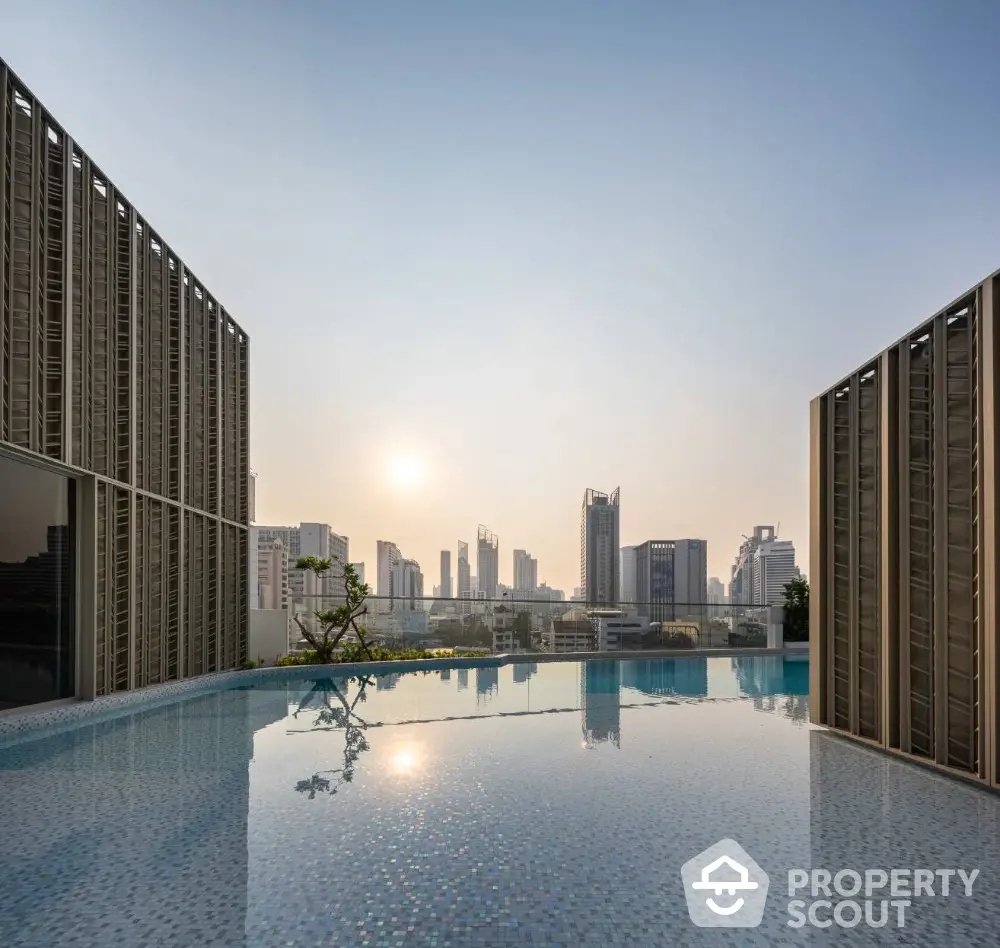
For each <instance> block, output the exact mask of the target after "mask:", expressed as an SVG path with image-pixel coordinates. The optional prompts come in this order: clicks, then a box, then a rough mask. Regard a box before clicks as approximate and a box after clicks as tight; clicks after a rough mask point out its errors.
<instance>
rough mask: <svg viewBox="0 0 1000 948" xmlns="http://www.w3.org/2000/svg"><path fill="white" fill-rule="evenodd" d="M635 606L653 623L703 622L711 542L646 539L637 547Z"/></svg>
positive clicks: (705, 609)
mask: <svg viewBox="0 0 1000 948" xmlns="http://www.w3.org/2000/svg"><path fill="white" fill-rule="evenodd" d="M635 563H636V597H635V598H636V605H637V610H638V612H639V615H642V616H649V619H650V621H652V622H671V621H674V620H681V619H692V618H697V619H703V618H705V616H706V615H707V606H708V543H707V542H706V541H705V540H647V541H646V542H645V543H640V544H639V545H638V546H637V547H635Z"/></svg>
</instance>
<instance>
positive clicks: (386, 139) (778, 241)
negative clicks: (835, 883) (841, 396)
mask: <svg viewBox="0 0 1000 948" xmlns="http://www.w3.org/2000/svg"><path fill="white" fill-rule="evenodd" d="M286 7H287V5H285V6H280V5H268V4H262V3H259V2H251V3H250V4H248V5H247V6H246V8H245V9H243V10H242V12H241V16H240V17H239V24H240V25H239V29H234V28H233V22H234V17H233V12H232V9H233V8H232V7H231V5H229V4H226V3H222V2H220V0H205V2H201V3H198V4H195V3H193V2H191V0H178V2H177V3H176V4H174V5H173V6H172V7H171V8H170V10H169V11H168V10H165V9H160V8H156V7H155V6H153V5H139V4H136V5H127V6H122V5H120V4H118V5H111V4H109V3H105V2H103V0H95V2H94V3H92V4H88V5H80V4H78V3H71V2H68V0H38V2H36V3H32V4H16V5H15V4H6V5H5V6H4V14H3V22H4V44H5V48H4V55H5V56H6V57H7V58H8V60H9V62H10V65H11V66H12V68H13V69H14V70H15V71H16V72H17V73H18V74H19V75H20V76H21V77H22V78H23V79H24V81H25V82H26V83H28V84H29V85H30V86H31V88H32V90H33V91H34V92H36V93H37V95H38V96H40V98H41V100H42V101H43V102H44V103H45V105H46V106H47V107H48V108H49V109H51V110H52V112H53V114H55V115H58V116H59V117H60V121H62V122H63V123H65V125H66V127H67V128H69V129H73V130H77V132H76V133H77V134H79V135H80V136H81V143H82V145H83V146H84V147H85V148H86V149H87V151H88V153H91V154H93V155H94V156H96V157H98V158H99V161H100V165H101V169H102V171H103V172H104V173H106V174H107V175H108V176H109V177H110V178H111V179H112V180H113V181H115V182H116V183H117V184H118V185H119V186H120V187H121V188H122V190H123V193H124V194H126V195H127V196H129V197H130V198H131V199H132V200H134V201H136V202H137V204H138V205H139V206H140V207H141V208H142V210H143V213H144V214H148V216H149V220H150V221H154V222H155V223H156V226H157V228H158V231H159V232H160V233H161V234H162V235H163V238H164V239H165V240H167V241H168V242H169V243H170V245H171V246H174V245H176V246H177V247H181V248H183V250H184V255H185V260H186V261H187V262H189V263H190V266H191V267H192V269H193V271H194V272H196V273H199V274H204V275H205V277H206V279H207V278H208V277H209V276H210V277H211V280H210V283H211V286H212V288H213V290H214V292H216V293H217V294H218V296H219V299H221V300H225V302H226V306H227V308H228V309H230V310H231V311H232V312H234V313H238V314H239V318H240V325H241V326H244V327H245V328H246V330H247V332H248V333H249V334H250V335H251V337H252V339H253V345H252V346H251V349H250V353H251V357H250V358H251V366H250V372H249V377H250V379H251V380H252V382H251V385H250V400H251V405H250V414H251V417H252V418H253V430H252V433H251V450H252V463H253V465H254V467H255V468H256V469H257V470H258V471H259V472H260V475H261V479H260V485H259V487H260V489H259V493H258V497H257V508H258V519H260V520H261V521H262V522H266V523H297V522H299V521H300V520H301V519H302V518H303V517H311V518H315V519H317V520H320V521H323V522H328V523H331V524H334V525H335V526H336V529H337V530H339V531H341V532H342V533H344V534H345V535H348V536H350V537H352V538H353V541H354V544H355V548H356V550H357V554H356V557H357V558H358V559H367V560H370V559H372V557H373V550H374V544H375V541H376V539H378V538H379V537H381V536H387V535H389V536H393V537H394V538H395V541H396V542H397V543H399V544H400V546H401V547H402V548H403V549H406V550H407V551H408V552H409V553H410V555H412V556H413V557H414V558H416V559H417V560H419V561H420V562H421V563H422V564H424V567H425V569H428V570H430V569H432V565H433V564H434V563H435V562H436V557H437V555H438V554H439V551H440V549H441V548H443V547H444V546H447V547H448V548H449V549H451V548H452V545H453V542H454V541H453V540H452V538H454V537H462V536H466V537H468V536H469V534H470V530H471V529H473V528H474V527H475V525H476V524H477V523H479V522H485V523H488V524H490V525H491V527H492V528H493V529H496V530H497V531H498V532H499V535H500V536H501V537H503V538H505V539H504V543H505V550H510V549H513V547H514V546H515V545H516V546H517V547H519V548H523V549H526V550H530V551H531V552H532V555H533V556H535V557H537V559H538V561H539V569H540V574H541V575H540V578H545V579H546V580H547V581H548V582H550V583H551V584H553V585H558V586H561V587H563V588H567V589H571V588H573V586H576V585H577V583H578V580H577V581H576V582H574V581H573V579H572V578H573V576H574V575H575V573H576V560H577V559H578V552H577V551H576V550H575V549H574V548H573V545H572V544H571V543H567V542H566V538H567V537H571V536H573V534H574V533H575V530H576V526H577V522H578V499H577V497H578V494H579V491H580V490H581V488H582V486H584V485H586V484H591V483H594V484H621V487H622V492H623V505H622V506H623V509H622V519H621V539H622V542H623V543H626V544H637V543H641V542H644V541H645V540H647V539H652V538H657V537H690V536H698V537H703V538H704V539H706V540H707V542H708V551H709V571H710V572H711V573H712V574H714V575H718V576H726V575H727V570H728V567H729V565H730V562H731V557H732V555H733V551H734V548H735V546H737V545H738V536H737V535H736V532H737V531H738V530H740V529H741V527H740V525H746V524H753V523H760V522H767V523H780V524H781V525H782V527H783V535H785V536H788V537H790V538H792V539H793V540H794V541H795V543H796V546H797V547H798V548H799V551H800V557H801V560H802V562H806V561H807V560H808V557H809V548H808V539H809V537H808V528H807V518H808V475H807V443H808V413H807V410H806V406H807V405H808V402H809V400H810V398H812V397H813V396H814V395H815V394H816V393H817V392H818V391H819V390H821V389H823V388H824V387H825V386H826V385H829V384H833V383H834V382H835V381H836V379H837V378H839V377H840V376H841V374H842V371H843V367H844V366H849V365H855V364H859V363H860V361H861V359H862V358H864V357H865V356H866V355H867V354H868V353H870V352H872V351H877V350H879V349H881V348H882V347H883V346H885V345H886V344H887V343H889V342H891V341H892V340H893V339H895V338H898V337H899V335H900V334H901V333H902V332H905V331H906V330H907V329H908V327H909V326H910V325H911V324H912V322H913V314H915V313H921V312H926V309H927V305H928V304H927V301H928V300H939V299H945V300H946V299H951V298H953V297H954V296H955V294H956V293H958V292H961V291H962V290H964V289H965V288H966V287H968V286H969V285H971V284H972V283H973V282H974V281H975V280H976V279H978V278H979V277H980V275H981V273H983V272H987V271H989V270H990V268H991V266H992V260H991V259H990V258H991V254H992V248H993V244H994V237H993V234H992V230H991V228H990V223H989V215H988V214H986V213H984V210H983V209H984V208H988V207H990V206H992V203H993V202H994V199H995V198H996V199H1000V183H998V182H997V181H996V176H995V173H994V169H993V168H992V166H991V163H990V161H989V158H988V156H990V155H992V154H993V153H994V148H993V141H992V138H993V136H994V135H995V134H996V133H995V132H994V131H993V130H992V129H991V128H990V127H988V125H984V124H983V123H981V122H980V121H977V120H976V117H977V116H981V115H982V114H988V109H989V108H990V107H991V103H990V101H989V90H990V89H991V88H992V87H993V85H994V84H995V83H994V82H993V80H991V79H990V78H989V76H990V75H994V74H995V72H996V68H997V67H996V66H995V65H993V62H992V59H991V57H990V56H989V50H988V48H987V47H986V45H985V44H986V41H987V40H986V38H987V37H989V36H990V35H991V34H992V27H991V26H990V23H994V25H996V17H997V11H996V10H993V11H990V10H989V9H986V8H984V9H983V10H981V11H980V15H981V21H980V22H981V28H980V29H979V30H977V31H976V32H975V33H970V32H969V30H968V27H967V23H966V22H965V20H964V19H963V18H962V17H954V18H943V17H938V16H936V15H932V14H930V13H928V12H927V11H926V10H923V11H920V10H916V9H914V8H913V7H912V5H903V4H900V3H898V2H895V0H886V2H885V3H882V4H877V5H872V4H860V3H858V2H856V0H851V2H846V3H843V4H826V5H820V7H818V8H816V9H812V8H810V9H809V10H806V9H805V8H803V7H802V5H800V4H794V3H791V2H788V0H776V2H773V3H769V4H765V5H742V6H741V5H732V7H731V8H730V9H727V10H726V13H725V15H724V16H722V15H721V14H720V12H719V8H718V7H717V6H716V5H715V4H712V3H705V4H696V5H692V6H691V7H690V8H686V9H678V8H676V7H674V6H672V5H661V6H659V7H657V6H656V5H652V6H647V7H646V8H644V9H639V8H631V9H627V10H626V9H621V8H619V7H618V6H617V5H615V6H608V5H597V4H584V5H582V6H581V10H580V13H579V15H576V16H573V17H566V16H564V15H563V13H562V12H561V11H560V10H559V9H558V8H557V7H553V6H549V5H546V4H528V3H523V2H520V3H519V2H516V0H515V2H512V3H510V4H504V5H502V8H499V7H496V8H494V7H488V6H477V7H476V8H475V9H472V8H469V9H462V10H458V9H452V8H451V7H448V8H447V9H446V8H444V7H439V6H436V5H430V6H428V7H427V8H426V9H423V8H422V9H420V10H419V11H418V10H416V9H415V8H413V7H412V5H406V4H399V3H395V4H393V3H392V2H390V3H389V4H388V6H386V5H382V6H380V8H379V9H378V10H376V9H375V8H374V7H368V6H367V5H364V6H362V7H359V8H357V9H355V8H350V9H349V8H348V7H346V6H342V5H325V6H322V7H321V6H320V5H315V4H304V5H295V7H294V9H286ZM904 11H905V15H904ZM53 22H59V23H60V29H59V30H58V31H53V30H51V29H50V28H49V27H50V24H51V23H53ZM108 22H114V24H115V35H116V36H117V37H119V39H120V44H119V49H118V52H117V54H116V56H115V57H114V58H107V59H105V60H100V61H95V59H94V57H93V55H92V53H91V52H90V50H92V49H94V48H101V44H102V43H104V42H105V41H106V35H107V34H106V29H107V26H106V24H107V23H108ZM192 22H193V23H197V30H195V31H192V30H191V28H190V26H189V24H190V23H192ZM720 30H722V31H723V32H724V33H725V34H726V36H729V35H732V36H739V37H740V42H739V43H738V44H737V45H738V49H736V50H735V51H734V49H733V48H732V47H733V44H732V43H723V42H719V37H718V33H719V31H720ZM829 37H834V38H835V41H834V42H831V41H830V40H829ZM942 45H944V46H946V47H949V48H962V49H963V50H967V55H968V56H969V57H974V58H975V59H976V62H977V63H978V64H979V69H978V71H974V70H967V69H962V68H961V67H960V66H959V65H958V64H957V63H954V62H948V63H946V64H944V65H942V66H941V67H940V68H939V69H937V70H934V71H928V70H927V69H926V63H927V62H928V61H931V60H932V59H934V58H935V57H936V54H937V51H938V50H939V49H940V48H941V47H942ZM178 48H184V49H186V50H187V51H188V53H189V55H188V57H187V65H186V68H185V69H183V70H178V69H177V68H176V50H177V49H178ZM387 50H388V51H391V54H389V55H387ZM262 61H266V62H268V63H269V64H270V67H269V69H264V70H262V69H260V68H259V63H260V62H262ZM432 67H433V68H432ZM274 73H277V74H278V75H281V76H282V82H281V83H277V82H275V81H274V78H273V74H274ZM125 76H127V77H128V83H127V84H126V86H123V77H125ZM164 76H170V77H171V78H170V83H171V89H172V90H173V91H172V94H174V95H176V97H177V99H178V101H183V102H184V103H185V106H184V108H181V109H177V110H167V111H166V112H164V110H156V109H150V108H148V102H150V101H157V100H158V99H160V98H162V95H163V82H164V79H163V77H164ZM289 89H294V90H295V96H294V104H293V103H291V102H290V101H289V93H288V91H287V90H289ZM361 89H364V90H365V91H364V94H363V95H362V94H359V91H358V90H361ZM111 90H118V91H116V92H115V94H114V95H112V94H111ZM120 96H124V99H122V98H120ZM776 97H778V98H779V99H780V107H778V108H776V107H774V102H775V98H776ZM275 114H279V115H281V134H280V135H278V136H275V135H274V134H273V128H272V125H273V123H270V122H268V121H265V120H262V116H267V115H275ZM220 115H222V116H224V117H225V122H223V121H220ZM414 116H419V117H420V119H419V122H417V121H416V120H415V119H414ZM969 128H972V129H974V130H975V131H974V133H972V134H973V139H972V140H971V141H970V142H969V143H968V146H967V147H964V148H955V147H953V145H952V144H951V143H952V142H954V141H955V140H956V136H959V135H963V134H968V132H967V130H968V129H969ZM185 141H200V142H202V143H203V144H204V147H202V148H199V149H194V150H189V149H178V148H176V147H172V146H171V144H170V143H176V142H185ZM234 141H235V142H238V143H239V149H240V154H241V159H240V161H239V163H238V164H236V165H234V164H233V162H232V160H231V157H230V152H231V150H230V148H228V147H227V145H228V144H229V143H230V142H234ZM790 143H794V145H791V144H790ZM899 155H907V156H908V157H907V163H906V170H905V173H901V171H900V167H899V161H898V156H899ZM295 189H299V190H300V192H301V196H302V197H303V198H304V197H305V196H306V195H308V201H306V200H304V199H303V200H293V199H290V198H291V194H292V192H293V191H294V190H295ZM262 201H265V202H266V203H267V206H268V207H269V209H270V210H269V214H268V215H267V218H266V220H264V219H263V218H262V217H261V215H260V214H259V213H258V211H257V209H258V208H259V207H260V206H261V202H262ZM248 248H252V252H248ZM262 261H266V265H262ZM387 274H390V275H391V278H390V279H387V278H386V275H387ZM820 286H822V287H824V291H823V292H817V291H816V288H817V287H820ZM734 287H739V290H738V292H737V291H734ZM292 314H294V317H293V315H292ZM927 315H930V313H929V312H927ZM830 326H836V327H837V328H836V331H835V332H832V331H830V329H829V327H830ZM344 352H346V353H347V356H346V357H345V358H339V357H338V359H337V369H336V373H335V374H336V396H335V397H332V396H331V391H330V379H331V372H330V359H331V354H332V353H338V354H340V353H344ZM609 353H611V354H610V355H609ZM624 353H627V355H624ZM481 379H489V380H490V383H489V385H480V380H481ZM664 380H669V383H670V384H669V391H668V392H665V391H664V389H663V382H664ZM598 382H599V383H600V384H599V385H598ZM598 390H599V392H600V394H597V392H598ZM355 393H357V394H355ZM751 393H752V394H751ZM345 400H346V402H347V404H348V406H349V410H346V411H345V410H343V406H344V403H345ZM403 404H405V405H406V408H407V411H406V412H403V411H401V410H400V409H401V406H402V405H403ZM301 405H309V406H310V409H309V410H308V411H303V410H296V407H295V406H301ZM595 432H613V433H614V436H615V439H616V445H617V449H616V450H613V451H612V450H606V451H601V452H593V451H591V450H587V446H588V444H589V443H590V442H591V441H592V439H593V437H594V433H595ZM319 433H321V434H319ZM292 445H308V449H307V450H302V449H295V450H292V449H291V446H292ZM625 459H627V460H625ZM742 529H745V527H743V528H742ZM509 567H510V564H509V562H508V558H507V556H506V555H503V556H502V558H501V576H502V577H506V578H508V579H509V576H508V575H507V570H508V569H509Z"/></svg>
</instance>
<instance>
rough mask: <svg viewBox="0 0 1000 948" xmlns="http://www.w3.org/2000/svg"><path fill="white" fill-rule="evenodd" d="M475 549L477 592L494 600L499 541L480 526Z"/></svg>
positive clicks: (498, 569) (496, 584)
mask: <svg viewBox="0 0 1000 948" xmlns="http://www.w3.org/2000/svg"><path fill="white" fill-rule="evenodd" d="M477 541H478V542H477V548H476V576H477V578H478V579H479V592H481V593H483V594H484V595H485V598H487V599H496V597H497V586H499V585H500V540H499V539H498V538H497V537H496V536H494V534H492V533H491V532H490V531H489V530H488V529H487V528H486V527H484V526H482V525H480V527H479V532H478V536H477Z"/></svg>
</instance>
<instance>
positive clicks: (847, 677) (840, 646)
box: [831, 386, 852, 729]
mask: <svg viewBox="0 0 1000 948" xmlns="http://www.w3.org/2000/svg"><path fill="white" fill-rule="evenodd" d="M851 411H852V406H851V390H850V387H849V386H845V387H844V388H842V389H840V390H839V391H837V392H835V393H834V396H833V411H832V413H831V414H832V417H833V450H832V456H833V485H832V486H833V491H832V501H833V511H832V515H833V530H832V540H833V551H832V552H833V564H832V565H833V575H832V591H831V598H832V601H833V628H832V633H833V715H834V724H835V726H836V727H840V728H845V729H848V728H850V709H851V688H852V682H851V644H850V643H851V636H850V613H851V579H850V574H851Z"/></svg>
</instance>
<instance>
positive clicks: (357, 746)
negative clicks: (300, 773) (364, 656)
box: [292, 678, 372, 800]
mask: <svg viewBox="0 0 1000 948" xmlns="http://www.w3.org/2000/svg"><path fill="white" fill-rule="evenodd" d="M354 681H357V682H358V683H359V684H360V685H361V687H360V688H359V690H358V693H357V695H355V697H354V700H353V701H352V702H350V704H348V702H347V698H346V697H345V696H344V693H343V692H342V691H341V690H340V689H339V688H338V687H337V685H336V683H335V682H334V681H333V679H332V678H325V679H323V680H322V681H317V682H316V684H315V685H313V687H312V690H311V691H310V692H309V693H308V694H307V695H306V696H305V697H304V698H303V699H302V700H301V701H300V702H299V706H298V708H296V709H295V711H294V712H293V713H292V717H294V718H297V717H298V716H299V714H301V713H302V712H303V711H315V712H316V720H315V721H313V730H320V731H343V732H344V765H343V766H342V767H338V768H336V769H334V770H321V771H319V772H318V773H315V774H313V775H312V776H311V777H309V778H308V779H307V780H300V781H299V782H298V783H297V784H296V785H295V790H296V792H298V793H307V794H308V795H309V799H310V800H313V799H315V798H316V794H317V793H329V794H335V793H336V792H337V790H339V789H340V786H341V784H344V783H350V782H351V781H352V780H353V779H354V765H355V764H356V763H357V762H358V758H359V757H360V756H361V755H362V754H363V753H364V752H365V751H366V750H369V748H370V747H371V745H370V744H369V743H368V741H367V740H366V738H365V733H364V732H365V731H366V730H367V728H368V722H367V721H365V720H364V719H363V718H362V717H361V716H360V715H359V714H357V712H356V711H355V710H354V709H355V708H356V707H357V706H358V704H360V703H362V702H364V701H366V700H367V698H368V696H367V695H366V694H365V688H367V687H368V685H370V684H371V681H372V680H371V679H370V678H350V679H348V684H350V683H351V682H354Z"/></svg>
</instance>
